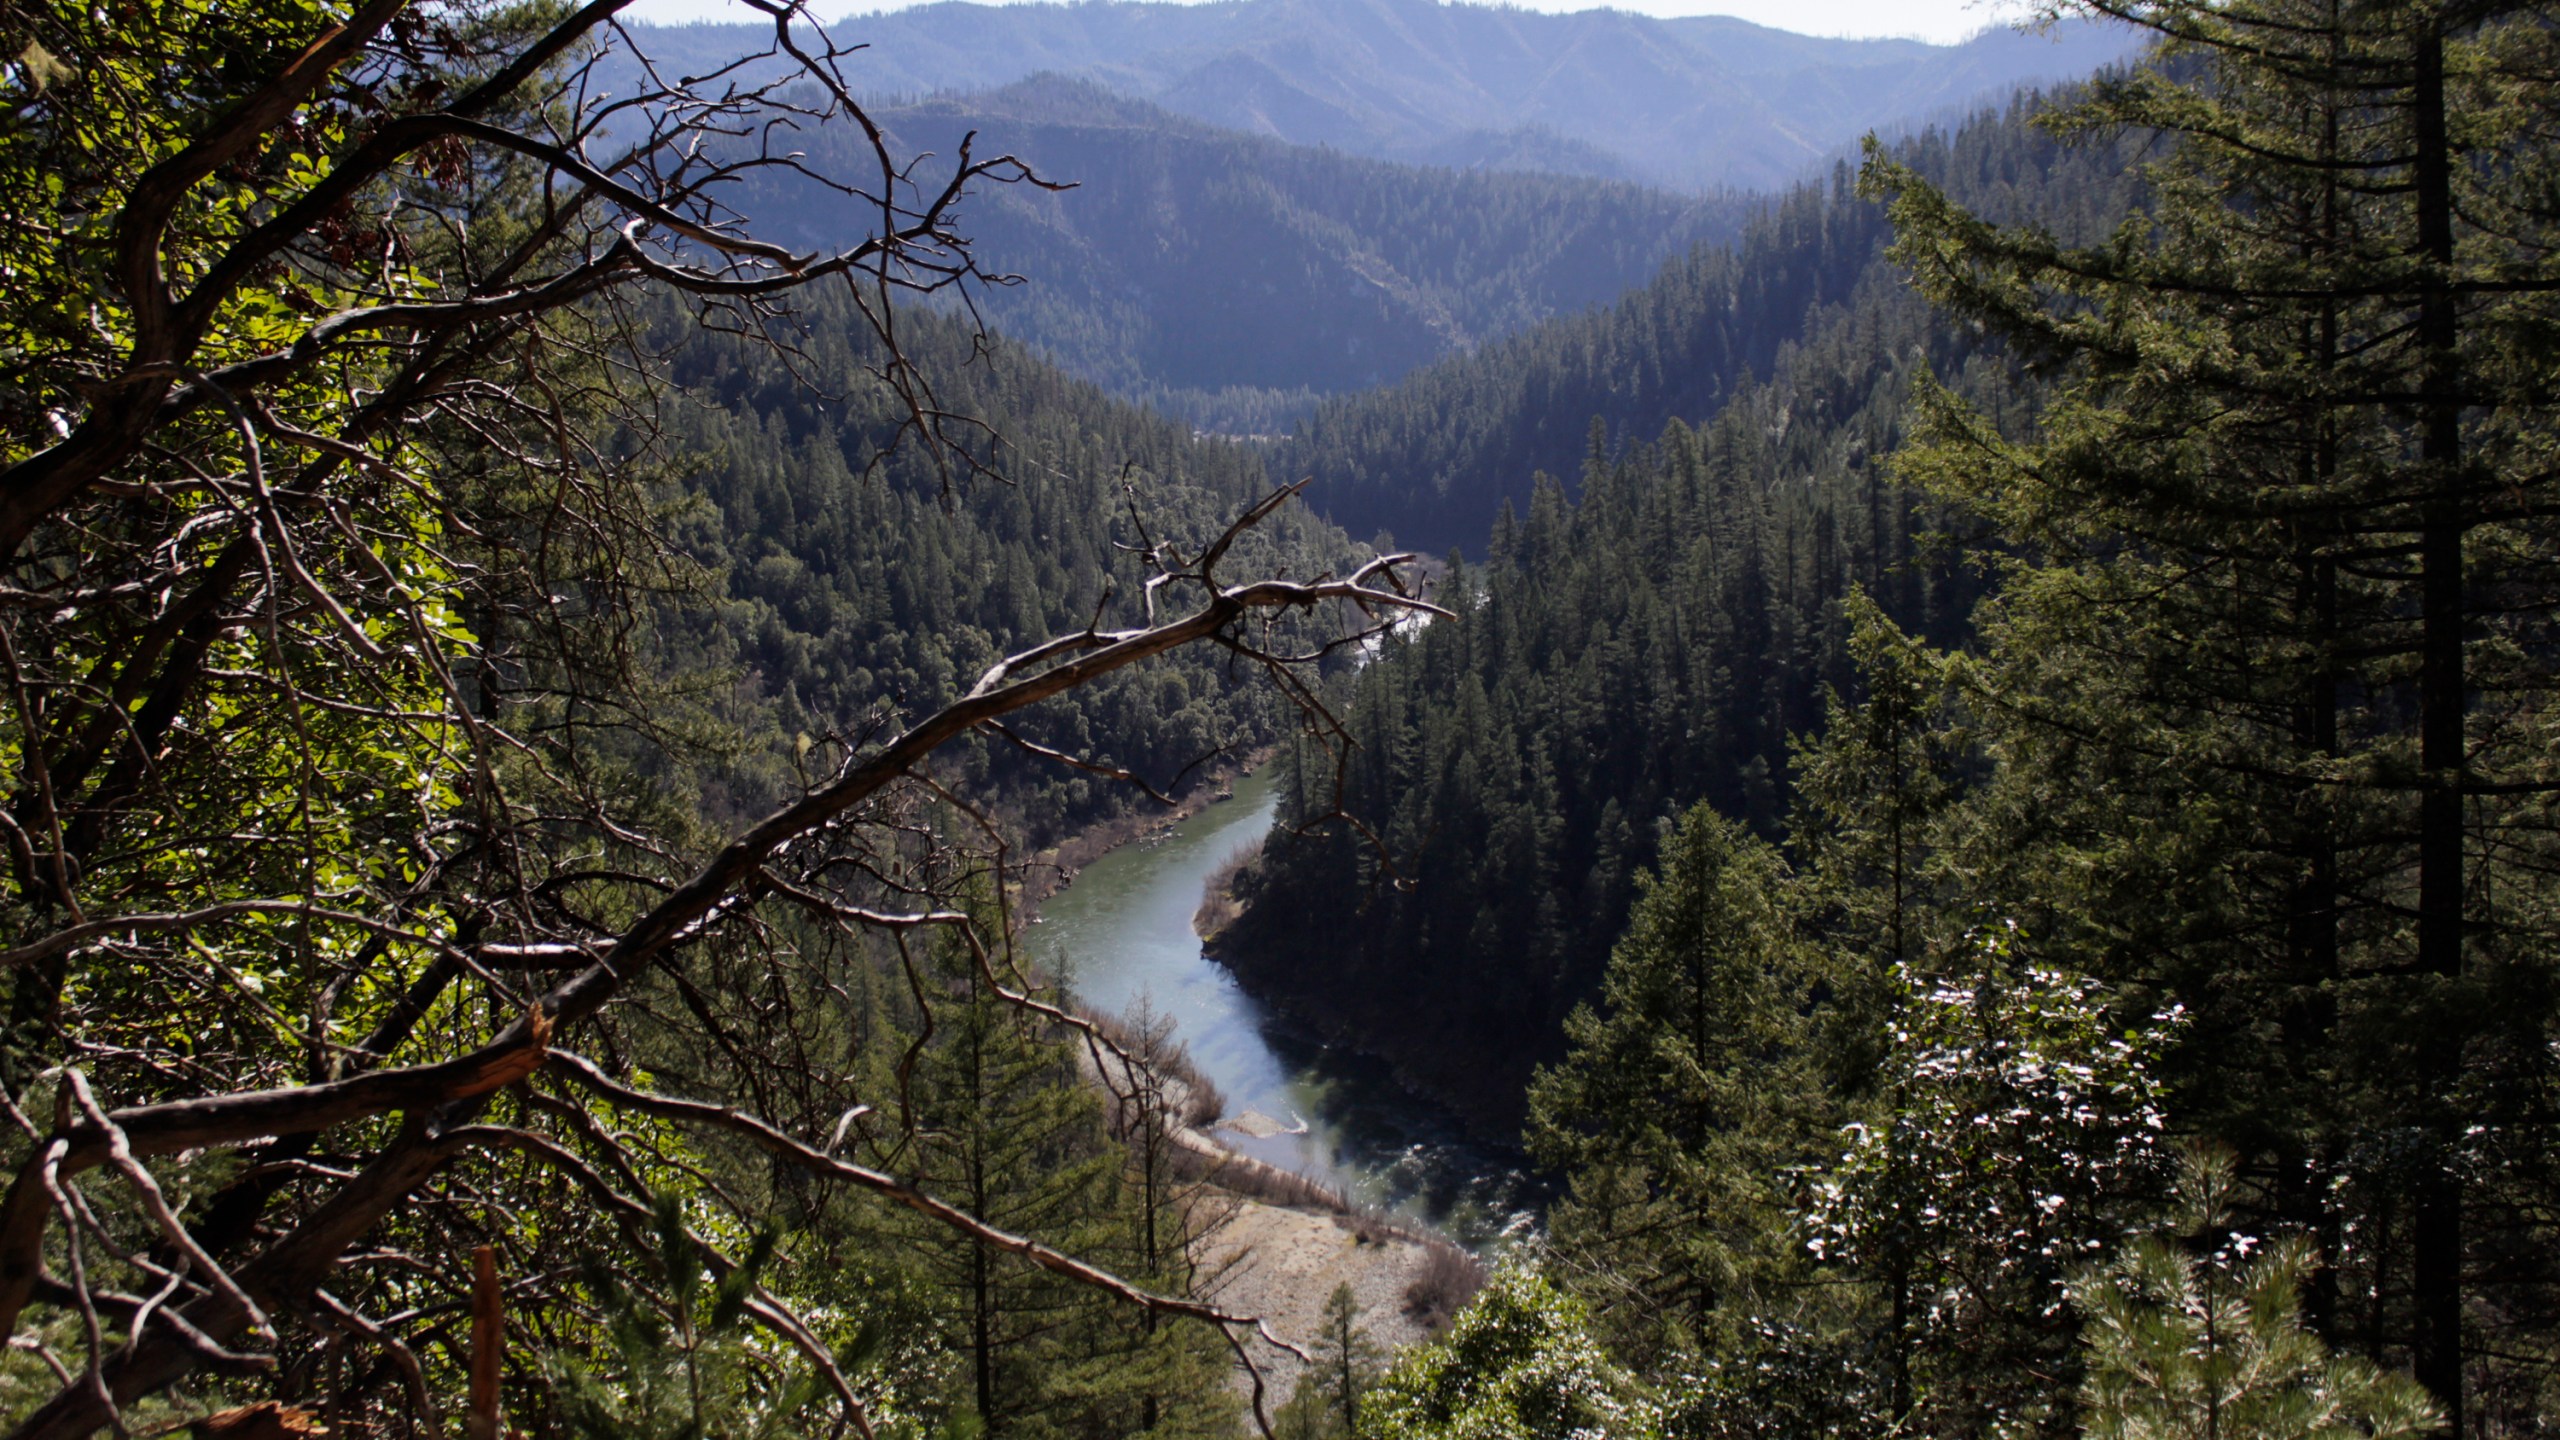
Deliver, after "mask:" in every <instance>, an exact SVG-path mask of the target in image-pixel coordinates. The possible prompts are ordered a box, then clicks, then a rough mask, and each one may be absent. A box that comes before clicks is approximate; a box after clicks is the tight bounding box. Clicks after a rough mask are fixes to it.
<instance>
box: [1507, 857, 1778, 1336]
mask: <svg viewBox="0 0 2560 1440" xmlns="http://www.w3.org/2000/svg"><path fill="white" fill-rule="evenodd" d="M1787 890H1788V879H1787V875H1786V871H1785V867H1784V865H1783V863H1782V862H1781V861H1780V860H1779V859H1778V857H1777V855H1776V853H1775V852H1774V851H1773V850H1771V849H1770V847H1769V846H1767V845H1766V844H1764V843H1762V842H1759V841H1756V840H1753V839H1751V838H1750V837H1749V836H1747V835H1745V834H1744V833H1743V832H1742V831H1741V830H1740V828H1739V827H1737V826H1735V825H1734V824H1733V823H1732V822H1731V821H1729V820H1725V819H1723V818H1721V817H1719V816H1717V815H1716V814H1715V813H1714V812H1713V811H1712V810H1711V809H1709V808H1708V807H1705V806H1700V807H1697V808H1696V809H1693V810H1691V811H1690V812H1689V814H1688V815H1687V816H1686V817H1685V818H1684V819H1682V821H1681V822H1680V824H1679V825H1678V827H1677V828H1676V829H1675V830H1674V831H1673V832H1672V834H1671V836H1670V838H1669V839H1668V840H1667V841H1666V842H1665V843H1664V846H1663V852H1662V858H1661V861H1660V863H1659V867H1658V869H1657V870H1656V871H1655V872H1652V873H1648V874H1646V875H1644V876H1642V877H1641V878H1640V879H1639V880H1638V881H1637V891H1638V895H1639V898H1638V900H1637V902H1636V907H1635V912H1634V916H1633V918H1632V919H1631V921H1630V922H1629V924H1628V928H1627V933H1626V936H1625V938H1624V939H1622V940H1620V941H1619V942H1618V947H1617V950H1616V952H1615V953H1614V954H1613V955H1612V956H1611V957H1610V962H1609V973H1608V977H1607V979H1606V980H1605V981H1604V982H1603V984H1602V990H1601V999H1600V1005H1599V1007H1598V1008H1597V1009H1596V1010H1595V1009H1592V1008H1589V1007H1586V1008H1583V1009H1579V1010H1576V1011H1575V1012H1574V1014H1573V1016H1572V1017H1571V1018H1570V1019H1569V1020H1567V1021H1566V1022H1565V1034H1566V1038H1567V1042H1568V1044H1569V1045H1570V1046H1571V1050H1570V1052H1569V1053H1568V1055H1567V1057H1566V1059H1565V1061H1564V1063H1563V1064H1561V1065H1559V1066H1556V1067H1553V1068H1551V1069H1547V1070H1543V1071H1541V1072H1540V1073H1539V1075H1538V1077H1537V1080H1536V1081H1535V1083H1534V1084H1533V1085H1532V1086H1531V1088H1530V1102H1529V1103H1530V1120H1529V1132H1528V1141H1529V1148H1530V1153H1531V1154H1532V1155H1533V1156H1535V1157H1536V1159H1537V1160H1538V1162H1539V1163H1540V1164H1541V1165H1543V1166H1546V1167H1547V1168H1549V1169H1551V1170H1554V1171H1556V1172H1558V1173H1560V1174H1562V1175H1564V1176H1565V1177H1566V1178H1567V1180H1568V1183H1569V1185H1570V1189H1569V1191H1568V1193H1567V1195H1566V1196H1565V1198H1563V1199H1562V1200H1560V1201H1558V1202H1557V1203H1556V1205H1555V1206H1554V1208H1553V1210H1552V1211H1551V1212H1550V1217H1549V1222H1550V1224H1551V1226H1552V1227H1553V1231H1554V1243H1555V1246H1556V1251H1557V1255H1558V1257H1559V1259H1561V1260H1563V1261H1564V1262H1566V1265H1567V1267H1568V1268H1567V1271H1566V1273H1568V1274H1570V1275H1573V1276H1574V1277H1575V1280H1574V1288H1575V1289H1576V1290H1577V1291H1578V1292H1579V1293H1581V1294H1582V1295H1583V1296H1585V1297H1586V1298H1587V1299H1588V1300H1589V1302H1590V1304H1591V1306H1592V1309H1593V1312H1594V1316H1595V1318H1596V1320H1597V1321H1598V1323H1599V1324H1600V1325H1601V1327H1602V1331H1603V1333H1604V1334H1606V1335H1607V1336H1608V1337H1609V1338H1610V1339H1611V1340H1612V1341H1613V1342H1614V1343H1615V1344H1616V1345H1617V1346H1618V1347H1619V1353H1621V1354H1623V1355H1626V1356H1627V1357H1629V1358H1630V1359H1632V1360H1634V1361H1636V1362H1637V1363H1638V1364H1639V1365H1641V1366H1643V1367H1645V1368H1648V1369H1650V1368H1655V1367H1658V1366H1660V1365H1661V1364H1663V1363H1664V1362H1665V1361H1666V1360H1670V1359H1675V1358H1680V1357H1686V1356H1695V1355H1698V1354H1701V1353H1711V1352H1714V1351H1717V1350H1720V1349H1724V1348H1727V1347H1730V1346H1731V1345H1733V1344H1734V1343H1736V1342H1737V1340H1738V1338H1739V1332H1740V1329H1741V1327H1742V1326H1744V1325H1745V1324H1747V1323H1748V1321H1747V1318H1746V1317H1750V1316H1753V1315H1756V1314H1760V1313H1764V1312H1771V1311H1774V1310H1776V1309H1779V1308H1782V1307H1783V1299H1782V1296H1781V1294H1780V1293H1779V1292H1780V1290H1781V1289H1782V1286H1781V1284H1780V1283H1779V1282H1783V1281H1785V1280H1786V1279H1788V1278H1790V1277H1789V1274H1788V1272H1789V1270H1790V1269H1791V1268H1794V1267H1792V1266H1791V1265H1790V1263H1789V1250H1790V1247H1789V1246H1788V1245H1787V1244H1786V1243H1785V1241H1784V1239H1783V1238H1782V1237H1783V1235H1784V1232H1785V1231H1786V1229H1787V1227H1788V1224H1789V1219H1790V1216H1789V1213H1788V1203H1787V1202H1788V1199H1789V1197H1788V1196H1787V1194H1786V1193H1785V1191H1784V1189H1783V1188H1782V1186H1783V1184H1784V1182H1783V1179H1782V1177H1783V1176H1784V1175H1785V1174H1786V1173H1787V1172H1788V1171H1789V1170H1790V1169H1791V1168H1793V1167H1796V1166H1800V1165H1803V1164H1806V1163H1809V1162H1810V1161H1811V1160H1812V1159H1813V1158H1814V1157H1815V1155H1816V1154H1817V1153H1818V1152H1817V1149H1816V1146H1817V1145H1818V1144H1819V1143H1821V1142H1822V1141H1826V1140H1827V1139H1828V1135H1829V1127H1828V1125H1827V1124H1826V1123H1825V1122H1824V1117H1823V1114H1822V1104H1821V1100H1820V1098H1819V1096H1818V1094H1817V1093H1816V1085H1815V1075H1814V1065H1813V1059H1812V1057H1811V1055H1810V1054H1809V1053H1808V1049H1807V1045H1806V1041H1807V1038H1808V1035H1807V1021H1806V1016H1805V1012H1806V1009H1807V1007H1808V1006H1809V1005H1810V1004H1811V1003H1812V1000H1813V996H1814V992H1815V989H1816V984H1817V979H1818V977H1817V975H1816V973H1815V971H1814V967H1813V965H1812V963H1811V959H1810V956H1809V954H1808V952H1807V951H1806V949H1805V948H1804V947H1803V946H1802V945H1801V944H1800V943H1798V941H1797V940H1796V938H1795V936H1794V934H1793V930H1792V924H1791V917H1790V916H1789V915H1788V913H1787V910H1786V908H1785V906H1786V895H1787Z"/></svg>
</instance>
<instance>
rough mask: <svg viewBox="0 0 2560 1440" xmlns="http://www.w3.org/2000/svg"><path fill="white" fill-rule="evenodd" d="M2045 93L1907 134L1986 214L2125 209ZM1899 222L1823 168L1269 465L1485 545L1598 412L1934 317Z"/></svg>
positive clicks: (1369, 399)
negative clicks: (1924, 307)
mask: <svg viewBox="0 0 2560 1440" xmlns="http://www.w3.org/2000/svg"><path fill="white" fill-rule="evenodd" d="M2037 103H2039V102H2036V101H2034V100H2032V99H2027V100H2020V101H2017V102H2014V103H2013V104H2012V106H2011V108H2010V109H2009V111H2008V112H2007V113H2006V114H2002V115H1990V114H1986V115H1983V116H1979V117H1977V118H1975V119H1974V120H1973V121H1971V122H1970V123H1967V124H1964V125H1962V126H1959V127H1957V128H1955V129H1953V130H1952V131H1948V132H1941V131H1935V130H1933V131H1930V132H1928V133H1926V134H1924V135H1922V136H1920V137H1918V138H1915V139H1914V140H1912V141H1911V142H1909V143H1908V144H1907V145H1905V146H1903V147H1902V151H1903V153H1906V154H1908V155H1909V156H1910V157H1911V158H1912V162H1913V163H1914V164H1916V165H1918V166H1920V167H1921V168H1922V169H1923V170H1925V171H1926V172H1928V173H1930V174H1932V175H1938V176H1944V177H1946V180H1947V183H1948V184H1949V185H1951V186H1952V187H1954V188H1955V189H1956V190H1957V191H1959V192H1960V193H1962V194H1964V195H1965V196H1967V197H1968V198H1969V199H1971V200H1973V201H1974V202H1975V203H1977V204H1979V205H1980V206H1981V207H1982V208H1983V209H1984V210H1985V211H1986V212H1987V213H1992V214H1997V215H2004V216H2005V215H2035V216H2038V217H2042V218H2043V219H2044V220H2045V221H2046V222H2047V223H2050V224H2052V225H2054V226H2055V227H2056V228H2058V229H2059V230H2061V231H2063V232H2065V233H2075V234H2077V233H2089V232H2091V231H2092V229H2093V227H2096V226H2099V225H2103V224H2106V223H2110V217H2112V216H2114V215H2118V214H2121V213H2123V206H2124V205H2125V203H2126V201H2125V199H2124V181H2123V178H2122V174H2121V170H2120V168H2119V167H2116V166H2115V164H2114V162H2113V161H2112V160H2101V159H2096V158H2094V157H2093V156H2091V155H2090V154H2088V153H2086V152H2065V151H2061V150H2058V149H2057V148H2056V147H2055V146H2054V145H2053V144H2052V142H2050V141H2049V140H2047V139H2045V138H2043V137H2041V136H2038V135H2035V134H2034V133H2032V132H2031V131H2030V130H2028V129H2027V127H2026V126H2025V125H2024V124H2023V119H2022V117H2023V116H2024V115H2025V114H2027V113H2029V111H2031V110H2032V109H2033V108H2034V106H2035V105H2036V104H2037ZM1889 239H1890V229H1889V227H1888V226H1887V225H1886V223H1885V220H1884V215H1883V212H1882V210H1881V208H1880V207H1878V206H1876V205H1873V204H1870V203H1868V202H1866V201H1863V200H1860V199H1858V198H1857V197H1856V196H1855V195H1854V194H1852V193H1850V179H1849V171H1848V168H1847V167H1846V166H1845V165H1843V166H1841V167H1838V168H1837V169H1835V171H1834V172H1833V174H1832V176H1831V178H1830V181H1829V183H1828V184H1827V185H1803V186H1799V187H1797V188H1795V189H1794V190H1791V191H1789V192H1788V193H1787V194H1786V195H1784V196H1783V197H1781V198H1779V199H1777V200H1775V201H1773V202H1771V203H1769V204H1768V206H1767V207H1766V209H1765V210H1764V211H1763V212H1762V213H1760V214H1759V215H1757V216H1756V217H1754V218H1753V219H1752V220H1751V221H1750V223H1749V224H1747V225H1746V226H1745V227H1744V229H1743V232H1742V234H1741V236H1740V238H1739V239H1737V240H1735V241H1734V242H1732V243H1731V244H1719V243H1713V242H1710V243H1706V244H1701V245H1699V246H1697V247H1696V248H1694V249H1692V250H1691V251H1690V252H1689V253H1688V254H1686V255H1684V256H1681V257H1680V258H1678V259H1676V260H1673V261H1672V262H1671V263H1669V264H1668V265H1666V266H1664V267H1663V269H1662V270H1661V272H1660V273H1659V274H1657V275H1656V276H1654V277H1653V279H1652V280H1650V281H1649V282H1648V283H1646V284H1645V285H1644V286H1642V287H1640V288H1638V289H1635V290H1632V291H1630V292H1629V293H1627V294H1626V295H1624V296H1622V297H1620V298H1619V299H1618V300H1617V301H1616V303H1614V304H1612V305H1609V306H1607V307H1606V308H1603V309H1599V310H1595V311H1592V312H1589V313H1585V314H1580V315H1569V316H1561V317H1559V318H1557V319H1554V320H1551V321H1548V322H1546V323H1545V324H1543V325H1540V326H1538V327H1536V328H1535V329H1532V330H1528V331H1524V332H1522V333H1520V334H1517V335H1514V336H1511V337H1509V338H1507V339H1504V340H1501V341H1497V342H1495V343H1492V344H1488V345H1485V346H1483V347H1481V348H1479V349H1477V350H1476V351H1474V352H1471V353H1469V354H1466V355H1463V356H1455V357H1452V358H1450V359H1447V360H1443V361H1441V362H1439V363H1438V364H1435V365H1433V366H1431V367H1429V368H1427V369H1424V370H1422V371H1419V372H1417V373H1415V374H1414V375H1412V376H1411V377H1409V378H1407V379H1406V380H1404V381H1403V382H1401V383H1399V384H1397V385H1394V386H1391V387H1388V388H1386V389H1384V390H1380V391H1376V392H1372V393H1368V394H1361V395H1352V396H1344V397H1342V398H1339V399H1336V400H1332V401H1328V402H1326V403H1325V404H1323V405H1320V406H1318V407H1317V408H1316V409H1315V411H1314V412H1313V414H1312V415H1310V416H1309V418H1308V419H1307V420H1306V422H1305V423H1303V424H1302V425H1300V426H1299V427H1298V429H1297V431H1296V433H1295V434H1294V435H1293V436H1292V437H1291V438H1290V439H1289V440H1288V441H1287V442H1286V443H1284V444H1283V445H1282V446H1280V447H1279V449H1278V451H1277V452H1276V454H1275V456H1274V460H1273V465H1274V467H1275V469H1276V470H1277V471H1278V472H1279V473H1283V474H1288V475H1310V476H1313V477H1314V478H1315V482H1316V483H1315V486H1314V489H1313V491H1312V494H1313V495H1314V497H1315V500H1316V503H1317V504H1318V505H1319V506H1321V507H1322V508H1323V509H1324V510H1325V511H1326V512H1327V513H1328V514H1330V515H1332V516H1333V517H1334V518H1335V519H1336V520H1337V521H1338V522H1339V523H1341V524H1342V526H1343V527H1344V528H1345V529H1347V530H1349V531H1351V532H1352V533H1354V534H1359V535H1369V534H1373V533H1376V532H1377V531H1380V530H1385V531H1388V532H1391V533H1392V534H1394V535H1395V536H1396V537H1397V539H1398V541H1399V542H1400V543H1403V544H1408V545H1415V546H1419V547H1421V548H1425V549H1430V550H1435V551H1436V550H1440V549H1445V548H1447V547H1449V546H1452V545H1465V546H1469V547H1473V546H1475V545H1476V544H1477V543H1478V542H1479V541H1480V540H1481V538H1482V537H1483V535H1484V534H1485V527H1486V526H1487V525H1488V524H1490V523H1491V521H1492V518H1493V515H1494V512H1495V510H1496V509H1497V508H1499V506H1500V505H1501V504H1502V503H1504V502H1505V501H1508V502H1510V503H1512V504H1513V505H1515V506H1517V505H1521V504H1525V503H1526V502H1527V500H1528V496H1529V490H1530V482H1531V477H1532V476H1534V475H1535V474H1537V473H1538V472H1540V471H1545V472H1547V473H1549V474H1553V475H1558V476H1566V477H1570V476H1572V475H1574V474H1576V473H1578V471H1579V469H1580V466H1581V463H1582V459H1583V452H1584V448H1585V432H1586V430H1587V428H1588V426H1589V424H1590V421H1591V420H1592V419H1593V418H1594V417H1595V416H1596V417H1598V418H1600V419H1603V420H1605V421H1607V422H1608V424H1609V427H1610V431H1611V433H1612V434H1615V435H1617V436H1619V437H1621V438H1622V439H1627V438H1633V439H1644V438H1649V437H1651V436H1654V435H1656V434H1659V433H1660V432H1661V431H1662V428H1663V427H1664V426H1665V425H1666V424H1668V423H1670V422H1671V421H1672V420H1675V419H1679V420H1685V421H1688V422H1690V423H1691V424H1697V423H1700V422H1701V421H1703V420H1705V419H1706V418H1707V417H1710V416H1712V415H1714V414H1715V413H1717V411H1718V410H1719V409H1721V408H1722V407H1723V406H1724V405H1725V404H1726V403H1728V402H1729V401H1730V400H1731V399H1732V398H1733V397H1734V396H1735V395H1736V394H1738V393H1739V392H1740V391H1741V390H1742V389H1743V388H1744V386H1745V385H1746V383H1747V381H1748V380H1749V378H1750V377H1753V376H1761V377H1766V376H1769V375H1771V374H1772V373H1774V372H1775V371H1776V370H1778V369H1779V368H1780V367H1781V366H1784V365H1788V364H1789V363H1790V362H1789V361H1788V360H1787V358H1786V357H1787V352H1788V351H1789V349H1790V347H1793V346H1795V345H1798V344H1800V343H1803V342H1805V341H1807V340H1808V339H1809V338H1810V337H1812V336H1815V335H1818V334H1820V333H1822V332H1823V331H1825V330H1826V329H1828V328H1829V327H1833V326H1836V325H1838V324H1840V323H1841V322H1842V320H1843V319H1844V317H1846V316H1848V315H1850V314H1851V313H1852V312H1854V311H1857V310H1860V309H1865V310H1868V311H1877V312H1880V311H1888V310H1893V311H1898V313H1901V314H1903V315H1904V316H1906V317H1907V320H1908V323H1911V324H1913V325H1919V324H1920V323H1921V322H1919V321H1918V319H1917V316H1918V314H1919V304H1918V301H1917V300H1916V298H1914V297H1912V296H1910V295H1909V294H1908V293H1907V288H1906V287H1905V285H1904V283H1903V281H1902V279H1901V277H1900V274H1899V273H1898V272H1897V271H1896V270H1895V269H1894V268H1893V267H1891V266H1889V265H1887V264H1886V263H1885V261H1884V247H1885V244H1886V242H1887V241H1888V240H1889ZM1799 373H1800V370H1799Z"/></svg>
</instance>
